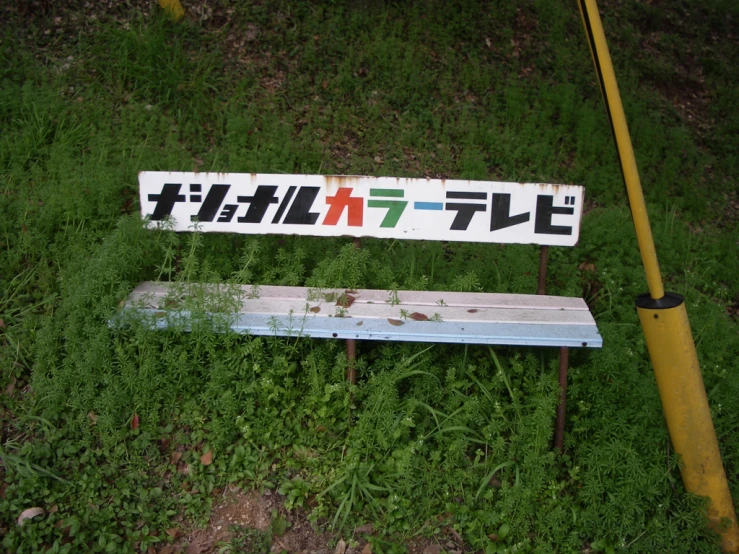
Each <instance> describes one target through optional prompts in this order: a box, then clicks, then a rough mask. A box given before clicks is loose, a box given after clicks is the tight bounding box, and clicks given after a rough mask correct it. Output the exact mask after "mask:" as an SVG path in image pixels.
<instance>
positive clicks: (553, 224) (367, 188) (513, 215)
mask: <svg viewBox="0 0 739 554" xmlns="http://www.w3.org/2000/svg"><path fill="white" fill-rule="evenodd" d="M139 185H140V196H141V213H142V216H143V217H145V218H148V219H149V220H150V222H151V226H152V227H156V226H157V225H159V224H161V222H163V221H164V220H169V221H170V224H171V225H172V228H173V229H174V230H176V231H192V230H193V229H194V228H195V227H196V226H197V228H198V229H200V230H201V231H204V232H221V233H245V234H268V233H273V234H296V235H314V236H354V237H362V236H371V237H379V238H395V239H401V238H405V239H417V240H446V241H470V242H495V243H535V244H550V245H563V246H568V245H574V244H575V243H576V242H577V239H578V235H579V228H580V218H581V216H582V205H583V188H582V187H579V186H574V185H547V184H537V183H501V182H493V181H463V180H451V179H405V178H395V177H331V176H323V175H269V174H255V173H177V172H165V171H144V172H141V173H140V174H139Z"/></svg>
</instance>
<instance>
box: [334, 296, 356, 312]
mask: <svg viewBox="0 0 739 554" xmlns="http://www.w3.org/2000/svg"><path fill="white" fill-rule="evenodd" d="M355 300H356V298H355V297H354V296H352V295H351V294H346V293H344V294H342V295H341V296H339V299H338V300H337V301H336V305H337V306H341V307H342V308H348V307H350V306H351V305H352V304H354V301H355Z"/></svg>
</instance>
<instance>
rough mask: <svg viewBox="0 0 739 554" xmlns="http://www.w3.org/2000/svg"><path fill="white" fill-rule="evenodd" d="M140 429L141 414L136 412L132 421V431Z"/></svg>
mask: <svg viewBox="0 0 739 554" xmlns="http://www.w3.org/2000/svg"><path fill="white" fill-rule="evenodd" d="M138 428H139V414H137V413H136V412H134V414H133V419H132V420H131V429H134V430H136V429H138Z"/></svg>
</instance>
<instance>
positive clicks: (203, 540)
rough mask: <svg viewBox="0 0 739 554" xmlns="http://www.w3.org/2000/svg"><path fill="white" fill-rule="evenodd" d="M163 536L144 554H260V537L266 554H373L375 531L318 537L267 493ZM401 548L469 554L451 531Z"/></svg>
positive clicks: (238, 494)
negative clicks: (224, 553)
mask: <svg viewBox="0 0 739 554" xmlns="http://www.w3.org/2000/svg"><path fill="white" fill-rule="evenodd" d="M276 521H277V522H278V525H275V522H276ZM272 530H274V533H272V532H271V531H272ZM167 533H168V534H169V535H170V536H172V537H174V539H175V540H174V542H173V543H172V544H167V545H163V546H160V547H159V548H158V549H157V550H155V549H154V548H153V547H151V548H150V549H149V552H148V554H157V553H158V554H216V553H218V552H221V551H223V549H224V548H230V550H227V551H228V552H231V553H233V554H236V553H240V552H244V553H246V552H248V553H251V554H261V553H262V552H266V548H268V546H267V545H268V543H269V540H268V539H267V540H265V537H270V536H271V543H272V546H271V552H275V553H278V552H287V553H289V554H372V544H371V543H370V542H369V539H370V537H371V536H372V535H373V533H374V525H373V524H372V523H367V524H365V525H362V526H360V527H357V528H356V529H354V532H353V533H352V535H351V537H344V539H343V540H339V539H338V537H336V536H335V535H333V534H331V533H321V532H319V531H317V530H316V529H315V528H314V527H313V525H312V524H311V523H310V522H309V521H308V513H307V512H306V511H305V510H301V509H295V510H292V511H287V510H286V509H285V507H284V503H283V500H282V497H280V496H278V495H276V494H273V493H272V492H271V491H269V490H267V491H265V493H264V494H260V493H258V492H256V491H239V490H235V489H234V490H227V491H226V492H225V493H224V494H223V495H222V496H221V497H220V499H219V501H218V502H217V503H216V504H215V506H214V508H213V511H212V513H211V516H210V518H209V521H208V525H207V526H206V527H205V528H202V529H194V528H193V529H186V530H185V531H184V532H182V530H175V529H171V530H168V531H167ZM385 540H386V541H387V540H388V539H385ZM345 541H346V542H345ZM391 542H392V541H391ZM255 545H256V546H255ZM404 545H405V547H406V548H407V551H408V552H409V554H441V553H453V554H461V553H462V552H470V550H469V549H468V548H465V544H464V541H463V540H462V537H461V536H460V535H459V534H458V533H456V532H455V531H454V530H453V529H451V528H450V527H446V528H445V529H444V532H443V533H441V534H440V535H439V536H437V537H436V538H434V539H427V538H423V537H416V538H413V539H410V540H408V541H404Z"/></svg>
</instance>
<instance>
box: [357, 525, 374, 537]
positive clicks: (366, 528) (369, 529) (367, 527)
mask: <svg viewBox="0 0 739 554" xmlns="http://www.w3.org/2000/svg"><path fill="white" fill-rule="evenodd" d="M374 530H375V526H374V525H373V524H371V523H365V524H364V525H360V526H359V527H357V528H356V529H355V530H354V532H355V533H365V534H367V535H369V534H371V533H372V531H374Z"/></svg>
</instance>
